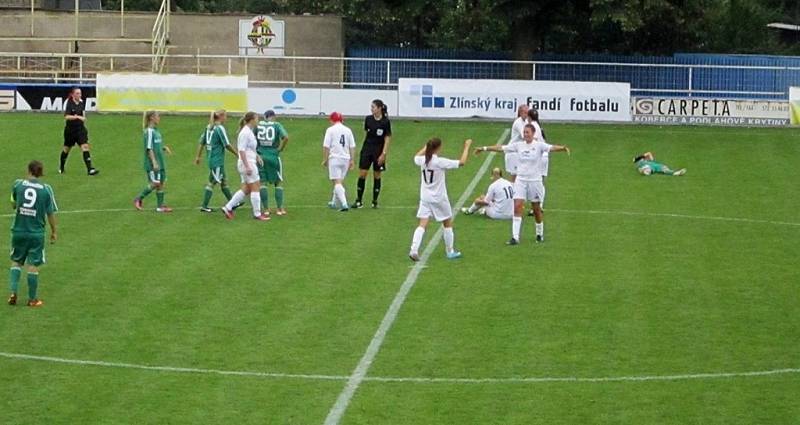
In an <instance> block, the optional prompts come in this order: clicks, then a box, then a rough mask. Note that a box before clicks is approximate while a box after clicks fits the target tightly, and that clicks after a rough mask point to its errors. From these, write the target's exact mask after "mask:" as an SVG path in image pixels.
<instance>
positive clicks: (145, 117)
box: [142, 111, 158, 128]
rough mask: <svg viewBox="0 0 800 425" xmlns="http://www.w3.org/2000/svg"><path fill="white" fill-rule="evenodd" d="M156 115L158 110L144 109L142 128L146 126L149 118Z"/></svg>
mask: <svg viewBox="0 0 800 425" xmlns="http://www.w3.org/2000/svg"><path fill="white" fill-rule="evenodd" d="M156 115H158V111H146V112H144V113H143V114H142V128H147V126H148V125H149V124H150V120H152V119H153V117H154V116H156Z"/></svg>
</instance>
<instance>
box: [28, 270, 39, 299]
mask: <svg viewBox="0 0 800 425" xmlns="http://www.w3.org/2000/svg"><path fill="white" fill-rule="evenodd" d="M37 289H39V273H31V272H28V299H31V300H35V299H36V290H37Z"/></svg>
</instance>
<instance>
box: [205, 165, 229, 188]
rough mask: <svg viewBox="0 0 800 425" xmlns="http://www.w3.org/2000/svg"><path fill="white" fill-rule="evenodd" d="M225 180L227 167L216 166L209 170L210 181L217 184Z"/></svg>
mask: <svg viewBox="0 0 800 425" xmlns="http://www.w3.org/2000/svg"><path fill="white" fill-rule="evenodd" d="M224 181H225V167H214V168H211V169H210V170H209V171H208V182H209V183H211V184H216V183H220V184H222V182H224Z"/></svg>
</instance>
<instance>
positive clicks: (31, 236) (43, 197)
mask: <svg viewBox="0 0 800 425" xmlns="http://www.w3.org/2000/svg"><path fill="white" fill-rule="evenodd" d="M43 174H44V167H43V166H42V163H41V162H39V161H31V162H30V164H28V178H26V179H20V180H17V181H15V182H14V186H13V187H12V189H11V204H12V206H13V207H14V209H16V210H17V212H16V214H15V215H14V224H12V225H11V271H10V273H9V286H10V288H11V296H9V297H8V304H9V305H16V304H17V291H18V290H19V281H20V278H21V277H22V266H24V265H25V263H28V306H30V307H40V306H41V305H42V304H43V303H42V301H41V300H40V299H39V298H38V297H37V295H36V292H37V290H38V288H39V266H41V265H42V264H44V263H45V255H44V235H45V229H44V225H45V218H46V219H47V223H48V224H50V243H55V241H56V238H57V236H56V217H55V213H56V211H58V206H57V205H56V198H55V195H53V188H51V187H50V185H48V184H45V183H42V182H41V181H39V178H40V177H42V175H43Z"/></svg>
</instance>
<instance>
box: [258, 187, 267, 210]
mask: <svg viewBox="0 0 800 425" xmlns="http://www.w3.org/2000/svg"><path fill="white" fill-rule="evenodd" d="M258 193H259V194H260V195H261V208H263V209H265V210H268V209H269V191H268V190H267V187H266V186H261V189H259V190H258Z"/></svg>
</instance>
